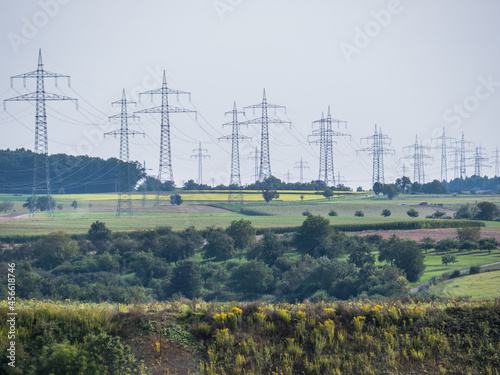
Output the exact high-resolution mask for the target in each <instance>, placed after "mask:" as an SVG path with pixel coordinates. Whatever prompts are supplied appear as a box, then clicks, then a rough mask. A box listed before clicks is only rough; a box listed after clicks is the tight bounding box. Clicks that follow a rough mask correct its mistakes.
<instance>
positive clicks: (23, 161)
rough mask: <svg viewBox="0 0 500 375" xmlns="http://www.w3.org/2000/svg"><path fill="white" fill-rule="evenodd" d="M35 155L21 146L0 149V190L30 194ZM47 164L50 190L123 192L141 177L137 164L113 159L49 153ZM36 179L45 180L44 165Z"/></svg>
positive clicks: (74, 192) (142, 174)
mask: <svg viewBox="0 0 500 375" xmlns="http://www.w3.org/2000/svg"><path fill="white" fill-rule="evenodd" d="M35 156H37V155H36V154H35V153H34V152H32V151H30V150H26V149H24V148H20V149H16V150H9V149H7V150H0V165H1V166H2V168H1V169H0V192H1V193H20V194H29V193H31V191H32V188H33V171H34V165H35V164H34V163H35ZM38 157H40V158H44V157H45V156H43V155H38ZM43 163H45V161H43ZM49 165H50V182H51V187H52V192H53V193H62V194H64V193H65V194H81V193H108V192H115V191H117V190H118V189H121V190H123V191H126V190H129V189H133V188H134V187H135V185H136V184H137V183H138V182H139V181H140V180H142V179H143V177H144V176H145V174H144V170H143V168H142V166H141V164H140V163H138V162H129V163H124V162H122V161H120V160H119V159H116V158H109V159H102V158H97V157H90V156H86V155H80V156H72V155H66V154H54V155H49ZM37 179H38V181H44V180H45V168H41V171H40V175H39V176H37Z"/></svg>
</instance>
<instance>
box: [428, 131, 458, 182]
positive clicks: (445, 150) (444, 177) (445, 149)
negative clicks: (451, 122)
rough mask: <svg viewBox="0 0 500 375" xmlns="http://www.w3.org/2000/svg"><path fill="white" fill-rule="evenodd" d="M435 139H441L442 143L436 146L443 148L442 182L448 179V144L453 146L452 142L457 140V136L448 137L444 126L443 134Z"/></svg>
mask: <svg viewBox="0 0 500 375" xmlns="http://www.w3.org/2000/svg"><path fill="white" fill-rule="evenodd" d="M432 139H433V140H437V141H441V145H439V146H436V147H435V148H440V149H441V182H442V181H448V146H450V147H451V145H452V144H451V142H456V139H455V138H452V137H447V136H446V133H445V129H444V127H443V134H442V135H441V136H440V137H436V138H432Z"/></svg>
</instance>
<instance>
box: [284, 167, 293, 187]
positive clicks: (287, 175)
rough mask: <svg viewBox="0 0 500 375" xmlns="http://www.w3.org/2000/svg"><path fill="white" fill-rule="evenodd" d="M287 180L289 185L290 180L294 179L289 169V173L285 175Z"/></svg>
mask: <svg viewBox="0 0 500 375" xmlns="http://www.w3.org/2000/svg"><path fill="white" fill-rule="evenodd" d="M285 178H286V183H287V184H289V183H290V179H291V178H292V174H291V173H290V169H287V171H286V173H285Z"/></svg>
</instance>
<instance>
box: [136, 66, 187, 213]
mask: <svg viewBox="0 0 500 375" xmlns="http://www.w3.org/2000/svg"><path fill="white" fill-rule="evenodd" d="M172 94H176V95H177V99H179V95H188V96H189V100H191V93H189V92H187V91H180V90H174V89H170V88H168V86H167V78H166V75H165V71H163V83H162V86H161V88H159V89H155V90H149V91H145V92H141V93H140V94H139V100H140V99H141V97H142V95H151V101H152V100H153V97H154V95H161V105H159V106H155V107H151V108H146V109H143V110H140V111H137V112H135V113H160V114H161V123H160V129H161V133H160V164H159V167H158V181H159V184H160V185H161V184H162V183H163V182H170V184H171V189H173V187H174V173H173V169H172V149H171V144H170V114H171V113H194V114H195V116H196V111H192V110H190V109H184V108H180V107H174V106H171V105H169V104H168V96H169V95H172ZM168 193H169V192H162V191H161V187H160V186H158V188H157V190H156V199H155V206H158V205H160V201H161V200H165V199H167V196H168V195H169V194H168ZM168 199H170V198H168ZM169 202H170V201H169Z"/></svg>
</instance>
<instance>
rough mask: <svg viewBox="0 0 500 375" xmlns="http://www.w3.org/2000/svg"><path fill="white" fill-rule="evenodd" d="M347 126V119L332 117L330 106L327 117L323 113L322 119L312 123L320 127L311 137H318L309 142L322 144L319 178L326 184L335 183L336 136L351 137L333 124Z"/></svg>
mask: <svg viewBox="0 0 500 375" xmlns="http://www.w3.org/2000/svg"><path fill="white" fill-rule="evenodd" d="M334 124H336V125H337V126H340V124H343V125H344V126H347V121H343V120H336V119H332V114H331V110H330V106H328V115H327V117H326V119H325V118H324V115H323V114H321V119H320V120H316V121H313V123H312V125H313V126H315V125H318V127H319V128H318V129H317V130H315V131H313V134H311V135H310V136H309V137H315V138H316V139H315V140H313V141H310V142H309V143H315V144H319V145H320V149H319V180H321V181H323V182H324V183H325V184H326V185H335V168H334V163H333V160H334V159H333V145H334V144H335V143H336V142H335V141H334V140H333V138H334V137H350V136H351V135H350V134H347V133H342V132H340V131H336V130H334V129H333V125H334Z"/></svg>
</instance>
